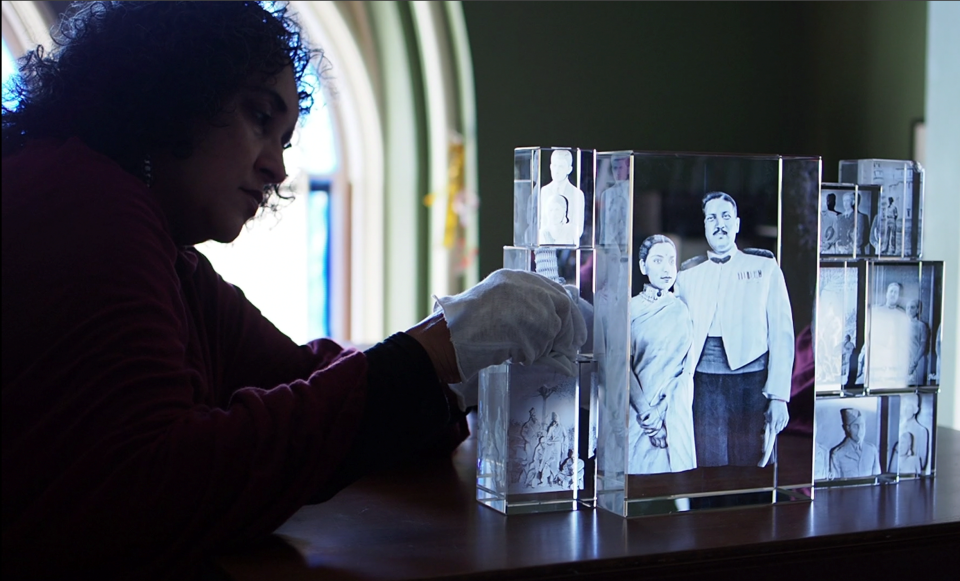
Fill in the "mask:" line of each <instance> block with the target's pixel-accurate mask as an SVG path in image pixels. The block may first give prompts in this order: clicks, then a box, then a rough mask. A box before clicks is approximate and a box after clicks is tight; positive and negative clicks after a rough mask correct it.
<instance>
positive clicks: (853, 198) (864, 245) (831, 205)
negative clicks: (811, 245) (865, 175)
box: [820, 183, 882, 259]
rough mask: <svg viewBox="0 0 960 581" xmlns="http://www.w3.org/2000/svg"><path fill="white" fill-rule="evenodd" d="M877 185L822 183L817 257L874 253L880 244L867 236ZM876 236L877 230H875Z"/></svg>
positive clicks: (874, 208)
mask: <svg viewBox="0 0 960 581" xmlns="http://www.w3.org/2000/svg"><path fill="white" fill-rule="evenodd" d="M881 190H882V187H881V186H873V185H864V186H858V185H856V184H838V183H824V184H822V186H821V189H820V257H821V258H825V259H827V258H839V259H844V258H862V257H865V256H877V249H878V248H880V246H881V245H880V244H879V243H878V242H877V240H878V239H877V238H871V230H870V224H871V220H873V221H874V222H875V221H876V220H875V218H876V216H875V214H876V208H877V207H878V204H879V200H880V192H881ZM877 235H878V236H879V235H880V231H879V230H878V234H877Z"/></svg>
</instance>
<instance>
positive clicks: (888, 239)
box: [873, 197, 900, 255]
mask: <svg viewBox="0 0 960 581" xmlns="http://www.w3.org/2000/svg"><path fill="white" fill-rule="evenodd" d="M893 202H894V200H893V198H892V197H888V198H887V203H886V205H885V206H884V207H883V209H881V210H880V212H879V213H878V214H877V217H876V218H874V220H873V223H874V224H875V230H876V237H877V238H879V240H878V241H877V242H874V245H875V246H877V254H880V255H896V254H898V253H899V244H898V243H897V231H898V230H899V229H900V213H899V212H897V207H896V206H895V205H894V203H893Z"/></svg>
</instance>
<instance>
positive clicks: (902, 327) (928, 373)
mask: <svg viewBox="0 0 960 581" xmlns="http://www.w3.org/2000/svg"><path fill="white" fill-rule="evenodd" d="M870 268H871V274H870V276H869V278H870V281H871V283H870V295H869V298H868V301H869V307H868V309H869V317H870V319H869V325H870V331H869V333H870V341H869V344H868V349H867V356H868V363H867V377H866V381H867V384H866V385H867V387H868V389H870V390H884V389H902V388H906V387H914V386H926V385H935V383H934V381H937V374H936V360H937V353H936V350H935V336H934V331H935V330H936V329H937V328H939V322H940V316H941V311H942V293H943V290H942V289H943V285H942V274H941V273H942V266H941V265H940V263H935V262H913V263H874V264H871V266H870Z"/></svg>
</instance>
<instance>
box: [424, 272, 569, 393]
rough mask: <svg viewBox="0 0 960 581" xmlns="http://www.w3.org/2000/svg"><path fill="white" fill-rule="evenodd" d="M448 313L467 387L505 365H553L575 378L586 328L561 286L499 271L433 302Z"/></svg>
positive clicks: (533, 276)
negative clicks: (486, 371) (483, 371)
mask: <svg viewBox="0 0 960 581" xmlns="http://www.w3.org/2000/svg"><path fill="white" fill-rule="evenodd" d="M434 298H435V299H436V301H437V306H438V307H439V308H440V309H442V310H443V317H444V319H445V320H446V323H447V329H449V331H450V340H451V342H452V343H453V348H454V351H455V352H456V355H457V367H458V368H459V371H460V377H461V378H462V379H463V380H464V381H466V380H469V379H470V378H472V377H473V376H474V375H476V374H477V373H478V372H479V371H480V370H481V369H483V368H484V367H489V366H491V365H499V364H501V363H503V362H504V361H507V360H508V359H509V360H512V361H513V362H514V363H521V364H525V365H529V364H532V363H537V364H544V365H549V366H551V367H553V368H555V369H557V370H559V371H562V372H563V373H566V374H567V375H571V376H572V375H576V372H577V366H576V363H575V360H576V356H577V349H579V348H580V346H581V345H583V343H584V341H586V339H587V327H586V324H585V323H584V320H583V316H582V315H581V314H580V309H578V308H577V305H576V303H574V302H573V300H571V298H570V296H569V294H568V293H567V291H566V290H565V289H564V288H563V287H562V286H561V285H559V284H558V283H555V282H553V281H551V280H548V279H547V278H545V277H543V276H541V275H539V274H536V273H532V272H522V271H519V270H506V269H503V270H497V271H495V272H494V273H492V274H491V275H490V276H488V277H487V278H485V279H483V280H482V281H480V283H479V284H477V285H476V286H474V287H473V288H470V289H468V290H466V291H464V292H462V293H460V294H458V295H454V296H449V297H439V298H438V297H434Z"/></svg>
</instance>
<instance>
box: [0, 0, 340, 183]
mask: <svg viewBox="0 0 960 581" xmlns="http://www.w3.org/2000/svg"><path fill="white" fill-rule="evenodd" d="M68 13H71V15H70V16H69V17H65V18H63V19H62V20H61V22H60V24H59V27H58V28H56V29H55V30H54V34H53V41H54V45H55V46H54V49H53V50H52V51H50V52H49V54H45V53H44V50H43V49H42V47H37V48H36V49H35V50H33V51H31V52H30V53H28V54H27V55H26V56H24V57H23V58H21V59H20V61H19V63H18V64H19V70H20V76H19V78H17V79H16V81H15V82H14V84H13V85H12V86H11V87H10V88H9V90H10V92H11V94H10V98H11V99H13V100H15V101H16V102H17V104H16V105H13V106H11V107H9V108H8V106H7V105H6V104H4V106H3V156H4V157H6V156H8V155H11V154H13V153H15V152H17V151H19V150H20V149H22V148H23V146H24V144H25V143H26V142H27V141H29V140H31V139H37V138H48V137H54V138H66V137H70V136H76V137H79V138H80V139H81V140H83V141H84V142H85V143H86V144H87V145H88V146H90V147H91V148H93V149H95V150H97V151H99V152H101V153H103V154H105V155H107V156H108V157H110V158H112V159H114V160H115V161H117V162H118V163H119V164H120V165H121V166H122V167H124V169H126V170H127V171H129V172H130V173H132V174H134V175H138V176H141V173H142V166H143V159H144V156H145V155H146V154H148V153H149V152H151V151H158V150H167V151H171V152H172V153H173V154H174V155H176V156H178V157H181V158H186V157H189V156H190V155H191V154H192V151H193V142H192V138H193V136H194V135H193V131H192V127H194V126H195V123H196V122H197V121H198V120H206V121H208V122H210V123H213V122H215V119H216V117H217V115H218V114H219V113H221V112H222V110H223V107H224V105H225V104H226V103H227V101H229V99H230V98H231V97H233V96H234V95H235V94H236V93H237V92H238V91H239V90H240V89H241V88H242V87H243V86H244V85H245V84H246V83H248V82H249V80H250V78H251V76H255V75H262V76H263V78H264V79H266V78H269V77H272V76H274V75H276V74H278V73H279V72H280V71H281V70H283V69H284V68H285V67H286V66H288V65H291V66H292V68H293V72H294V78H295V79H296V82H297V86H298V89H299V103H300V113H301V114H306V113H308V112H309V110H310V107H311V106H312V104H313V98H312V96H311V94H312V90H313V87H310V86H308V85H307V83H306V82H305V79H304V76H305V74H306V72H307V70H308V66H309V65H310V63H311V61H312V60H313V59H315V58H316V59H317V64H318V66H319V63H320V62H321V61H322V59H323V53H322V51H320V50H318V49H313V48H311V47H309V46H308V45H307V44H306V42H305V40H304V39H303V38H302V36H301V33H300V26H299V24H298V23H297V22H296V21H294V20H293V19H292V18H291V17H290V15H288V14H287V8H286V5H285V4H283V3H273V2H270V3H261V2H76V3H74V4H73V5H72V6H71V11H70V12H68ZM5 90H6V88H5ZM4 100H5V102H6V100H7V99H6V97H5V99H4ZM274 191H276V190H275V189H274Z"/></svg>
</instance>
